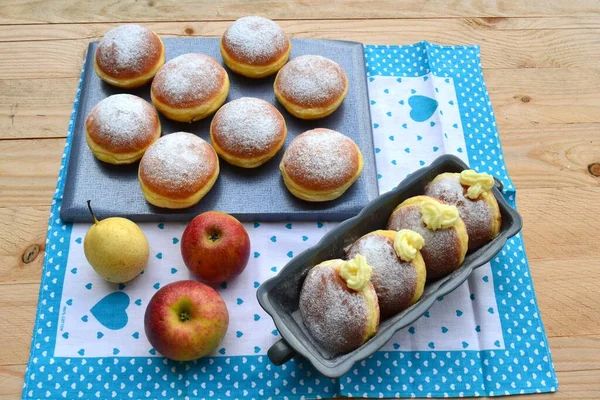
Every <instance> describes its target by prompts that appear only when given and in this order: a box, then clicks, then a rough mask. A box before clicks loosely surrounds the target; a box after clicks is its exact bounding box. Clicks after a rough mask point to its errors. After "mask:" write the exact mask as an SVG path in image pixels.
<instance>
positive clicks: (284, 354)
mask: <svg viewBox="0 0 600 400" xmlns="http://www.w3.org/2000/svg"><path fill="white" fill-rule="evenodd" d="M295 355H296V350H294V349H293V348H292V347H291V346H290V345H289V344H288V343H287V342H286V341H285V340H283V339H281V340H280V341H278V342H277V343H275V344H274V345H273V346H271V347H270V348H269V350H268V351H267V356H268V357H269V360H271V362H272V363H273V364H275V365H282V364H285V363H286V362H288V361H290V360H291V359H292V358H293V357H294V356H295Z"/></svg>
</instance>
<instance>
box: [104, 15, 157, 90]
mask: <svg viewBox="0 0 600 400" xmlns="http://www.w3.org/2000/svg"><path fill="white" fill-rule="evenodd" d="M163 52H164V45H163V43H162V41H161V40H160V37H159V36H158V35H157V34H156V33H154V32H152V31H151V30H149V29H147V28H145V27H143V26H140V25H135V24H131V25H121V26H118V27H116V28H114V29H111V30H110V31H108V32H107V33H106V35H104V37H103V38H102V40H101V41H100V43H99V44H98V47H97V48H96V59H95V63H96V66H97V68H99V69H100V70H101V71H102V72H103V73H104V74H106V75H107V76H109V77H111V78H114V79H115V80H129V79H135V78H137V77H140V76H143V75H145V74H148V73H149V72H150V71H152V70H153V69H154V68H156V67H157V64H158V63H160V62H161V60H162V54H163Z"/></svg>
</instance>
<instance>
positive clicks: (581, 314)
mask: <svg viewBox="0 0 600 400" xmlns="http://www.w3.org/2000/svg"><path fill="white" fill-rule="evenodd" d="M553 191H554V190H553V189H550V190H543V189H537V190H528V189H524V190H522V191H521V192H520V194H519V200H518V203H519V210H520V212H521V214H522V215H523V217H524V221H525V227H524V240H525V247H526V251H527V253H528V256H529V260H530V265H531V271H532V277H533V280H534V285H535V288H536V293H537V296H538V299H539V304H540V309H541V312H542V318H543V319H544V321H545V323H546V327H547V330H548V334H549V335H550V336H566V335H589V334H598V335H600V313H599V312H598V309H597V304H600V292H598V291H597V290H595V288H596V287H597V286H598V284H600V255H598V254H597V251H596V247H595V246H594V245H593V240H595V239H594V238H597V237H599V236H600V217H599V216H598V214H597V213H596V214H591V213H589V210H588V211H586V210H585V209H582V206H585V205H586V204H588V207H592V205H589V204H591V199H590V197H589V196H588V195H587V194H586V192H588V191H589V192H591V193H592V198H597V196H598V195H600V189H599V188H596V189H595V190H592V189H589V190H583V189H577V190H575V192H576V193H575V195H570V196H556V197H551V199H554V203H548V200H547V199H545V198H544V197H543V195H544V192H546V193H552V192H553ZM581 196H583V197H581ZM594 196H595V197H594ZM580 197H581V198H580ZM540 204H542V205H544V208H543V209H540V208H539V205H540ZM574 210H579V211H574ZM576 212H580V214H575V213H576ZM536 213H537V214H536ZM557 218H562V219H557ZM0 219H1V220H3V221H7V223H6V224H4V225H2V226H0V284H11V285H15V284H23V283H35V282H39V277H40V273H41V263H42V256H41V255H40V256H39V257H38V258H37V259H36V260H35V261H34V262H33V263H32V264H29V265H26V266H24V265H23V263H22V261H21V257H22V254H23V250H24V249H25V248H27V247H28V246H29V245H31V244H41V245H43V243H44V238H45V234H46V226H47V220H48V209H47V207H12V208H0ZM533 221H535V222H533ZM569 221H570V222H569ZM558 237H560V238H561V240H560V243H557V242H558V241H557V240H556V238H558ZM550 243H552V245H549V244H550Z"/></svg>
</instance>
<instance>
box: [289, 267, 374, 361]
mask: <svg viewBox="0 0 600 400" xmlns="http://www.w3.org/2000/svg"><path fill="white" fill-rule="evenodd" d="M341 262H342V260H329V261H325V262H323V263H321V264H319V265H317V266H315V267H314V268H312V269H311V270H310V271H309V272H308V275H307V277H306V279H305V280H304V283H303V285H302V290H301V292H300V312H301V314H302V319H303V321H304V325H305V326H306V328H307V329H308V331H309V332H310V333H311V335H312V337H313V338H314V339H315V340H316V341H317V342H318V343H319V344H320V345H321V346H323V347H324V348H325V349H327V350H328V351H329V352H332V353H334V354H338V353H347V352H349V351H352V350H354V349H356V348H358V347H360V346H361V345H362V344H363V343H364V342H366V341H367V340H368V339H369V338H370V337H371V336H372V335H374V334H375V332H376V331H377V328H378V326H379V306H378V304H377V300H376V299H377V295H376V294H375V289H374V288H373V285H372V284H371V283H370V282H368V283H367V286H366V287H365V288H364V289H363V291H361V292H357V291H354V290H352V289H349V288H348V286H347V285H346V282H344V280H342V278H341V277H340V275H339V266H340V264H341Z"/></svg>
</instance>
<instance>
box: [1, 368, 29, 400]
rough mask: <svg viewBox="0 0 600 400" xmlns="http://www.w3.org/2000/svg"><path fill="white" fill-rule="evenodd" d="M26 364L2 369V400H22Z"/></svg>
mask: <svg viewBox="0 0 600 400" xmlns="http://www.w3.org/2000/svg"><path fill="white" fill-rule="evenodd" d="M25 367H26V364H19V365H8V366H2V367H0V400H8V399H17V398H21V390H22V389H23V378H24V375H25Z"/></svg>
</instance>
